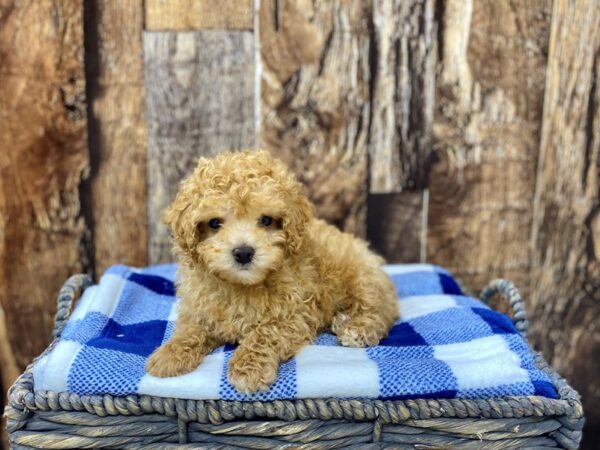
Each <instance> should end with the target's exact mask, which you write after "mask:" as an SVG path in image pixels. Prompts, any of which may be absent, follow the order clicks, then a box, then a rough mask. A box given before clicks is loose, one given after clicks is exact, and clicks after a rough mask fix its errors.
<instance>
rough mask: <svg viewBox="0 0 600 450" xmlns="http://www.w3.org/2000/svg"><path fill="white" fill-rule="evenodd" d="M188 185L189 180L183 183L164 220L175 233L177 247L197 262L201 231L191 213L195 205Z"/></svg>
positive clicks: (165, 213)
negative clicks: (197, 248)
mask: <svg viewBox="0 0 600 450" xmlns="http://www.w3.org/2000/svg"><path fill="white" fill-rule="evenodd" d="M188 185H189V181H188V180H184V181H183V182H182V183H181V188H180V190H179V192H178V193H177V196H176V197H175V200H174V201H173V203H172V204H171V205H170V206H169V207H168V208H167V209H166V210H165V212H164V215H163V218H164V221H165V223H166V224H167V225H169V227H170V228H171V231H172V232H173V238H174V240H175V245H176V246H177V247H178V248H179V249H181V250H182V251H183V252H185V254H187V255H189V256H191V257H192V259H193V260H195V261H196V260H197V259H198V254H197V252H196V245H197V243H198V240H199V230H198V228H197V224H196V223H195V222H194V220H193V218H192V217H191V214H190V211H189V210H190V208H192V205H193V198H192V195H191V193H190V189H189V186H188Z"/></svg>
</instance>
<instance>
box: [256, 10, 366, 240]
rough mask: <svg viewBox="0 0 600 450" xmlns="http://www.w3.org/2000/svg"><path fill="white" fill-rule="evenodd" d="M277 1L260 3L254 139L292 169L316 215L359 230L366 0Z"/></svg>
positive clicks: (362, 231) (363, 155) (362, 226)
mask: <svg viewBox="0 0 600 450" xmlns="http://www.w3.org/2000/svg"><path fill="white" fill-rule="evenodd" d="M279 6H280V10H279V13H278V14H276V13H277V10H276V2H275V0H264V1H261V5H260V26H259V29H260V50H261V57H262V64H263V70H262V80H261V85H262V114H261V117H262V127H261V135H260V143H261V146H262V147H264V148H266V149H268V150H269V151H271V152H272V153H273V154H274V155H276V156H277V157H280V158H281V159H283V160H284V161H285V162H286V163H287V164H288V165H289V166H290V167H291V168H292V169H293V170H294V172H295V173H296V175H297V176H298V178H299V179H300V180H301V181H302V182H303V183H304V184H305V186H306V188H307V193H308V195H309V196H310V198H311V199H312V200H313V202H314V203H315V204H316V207H317V212H318V214H319V215H320V216H321V217H323V218H324V219H326V220H327V221H329V222H330V223H333V224H335V225H337V226H339V227H340V228H342V229H344V230H346V231H350V232H353V233H356V234H358V235H363V236H364V234H365V222H366V220H365V219H366V209H365V202H366V193H367V143H368V128H369V117H370V107H371V106H370V100H369V89H370V82H371V72H370V66H369V48H370V36H369V25H368V24H369V20H370V17H371V8H370V2H362V1H359V0H349V1H339V0H334V1H329V0H316V1H314V2H310V1H308V0H288V1H285V2H280V5H279ZM277 18H278V19H277Z"/></svg>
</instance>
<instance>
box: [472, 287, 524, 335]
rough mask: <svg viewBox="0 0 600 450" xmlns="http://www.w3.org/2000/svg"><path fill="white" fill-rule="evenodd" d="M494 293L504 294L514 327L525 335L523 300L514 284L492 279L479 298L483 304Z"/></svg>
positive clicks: (487, 301)
mask: <svg viewBox="0 0 600 450" xmlns="http://www.w3.org/2000/svg"><path fill="white" fill-rule="evenodd" d="M495 295H502V296H504V297H505V298H506V299H507V300H508V303H509V305H510V317H511V319H512V320H513V323H514V325H515V328H516V329H517V330H519V333H521V336H523V337H525V338H526V337H527V331H528V330H529V321H528V320H527V313H526V312H525V301H524V300H523V297H521V294H520V293H519V291H518V290H517V288H516V287H515V285H514V284H513V283H512V282H510V281H508V280H504V279H497V280H493V281H492V282H490V284H488V285H487V286H486V287H485V288H484V289H483V291H481V295H480V298H481V300H482V301H483V302H484V303H485V304H489V302H490V299H491V298H492V297H494V296H495Z"/></svg>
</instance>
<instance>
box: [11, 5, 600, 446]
mask: <svg viewBox="0 0 600 450" xmlns="http://www.w3.org/2000/svg"><path fill="white" fill-rule="evenodd" d="M599 83H600V2H598V1H596V0H502V1H496V0H261V1H260V6H257V4H255V2H253V1H252V0H221V1H218V0H196V1H194V0H170V1H165V0H145V1H142V0H124V1H120V2H104V1H101V0H89V1H83V0H40V1H36V2H23V1H17V0H0V288H1V289H0V306H1V308H2V309H0V340H1V341H2V342H1V343H0V344H1V345H0V371H1V373H2V383H3V386H4V388H6V387H7V385H8V384H9V383H10V381H11V379H13V378H14V376H15V374H16V372H17V370H20V369H22V368H23V367H24V366H25V365H26V364H27V363H28V362H29V361H30V360H31V358H32V356H34V355H36V354H37V353H39V352H40V351H41V350H42V349H43V348H44V346H46V345H47V343H48V337H49V332H50V329H51V324H52V316H53V313H54V294H55V293H56V291H57V289H58V288H59V286H60V284H61V283H62V281H63V280H64V279H65V278H66V277H67V276H68V275H69V274H70V273H73V272H79V271H86V272H89V273H91V274H92V275H94V276H98V275H99V274H101V273H102V271H103V270H104V269H105V268H106V267H107V266H109V265H110V264H113V263H117V262H119V263H125V264H132V265H144V264H149V263H154V262H160V261H167V260H170V259H171V255H170V249H169V244H168V233H167V231H166V229H165V228H164V226H163V225H162V223H161V221H160V214H161V211H162V209H163V208H164V207H165V206H166V205H167V204H168V203H169V201H170V200H171V199H172V197H173V195H174V193H175V192H176V190H177V182H178V180H179V179H180V178H181V177H182V176H183V175H184V174H185V173H187V172H188V171H189V170H190V169H191V167H192V166H193V165H194V161H195V159H196V158H197V157H198V156H200V155H212V154H214V153H216V152H219V151H223V150H225V149H236V148H253V147H259V146H260V147H264V148H267V149H268V150H270V151H271V152H272V153H273V154H275V155H277V156H278V157H280V158H282V159H283V160H285V161H286V162H287V163H288V164H289V165H290V167H292V169H293V170H294V171H295V172H296V174H297V175H298V177H299V178H300V179H301V180H302V181H303V182H304V183H305V185H306V189H307V192H308V194H309V195H310V197H311V198H312V199H313V201H314V202H315V204H316V205H317V210H318V213H319V214H320V215H321V216H322V217H324V218H325V219H326V220H328V221H330V222H331V223H333V224H335V225H337V226H339V227H340V228H342V229H344V230H346V231H349V232H352V233H355V234H357V235H359V236H363V237H366V238H367V239H369V240H370V241H371V242H372V244H373V246H374V247H375V248H377V249H378V250H379V251H380V252H381V253H382V254H384V255H385V257H386V258H387V259H388V260H390V261H419V260H427V261H430V262H434V263H438V264H442V265H444V266H447V267H448V268H450V269H451V270H452V271H454V273H455V274H456V275H457V276H459V277H460V278H461V279H462V281H463V282H464V283H465V284H466V285H467V286H468V287H469V288H471V289H472V290H474V291H477V290H478V289H480V288H481V287H483V286H484V284H485V283H486V282H487V281H489V280H490V279H492V278H495V277H507V278H510V279H512V280H514V281H515V282H516V284H517V285H518V286H519V287H520V288H521V290H522V291H523V292H524V293H525V294H526V295H527V297H528V299H529V305H528V306H529V313H530V315H531V322H532V334H533V341H534V345H535V346H536V347H537V348H539V349H541V350H542V351H543V352H544V354H545V355H546V356H547V357H548V358H549V360H550V361H551V362H552V364H553V365H554V366H555V367H557V368H558V369H559V370H560V371H561V373H562V374H563V375H565V376H567V378H569V379H570V380H571V382H572V383H573V384H574V386H575V387H576V388H577V389H578V390H579V391H580V392H581V393H582V394H583V396H584V402H585V405H586V411H587V415H588V417H589V422H588V423H589V424H590V426H592V427H594V426H595V427H600V379H599V377H598V374H600V356H599V355H600V200H599V196H600V192H599V191H600V185H599V175H600V89H599V87H598V86H599ZM2 333H5V335H6V336H7V338H3V334H2ZM589 434H590V433H588V435H589Z"/></svg>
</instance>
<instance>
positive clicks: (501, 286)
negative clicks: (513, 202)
mask: <svg viewBox="0 0 600 450" xmlns="http://www.w3.org/2000/svg"><path fill="white" fill-rule="evenodd" d="M91 284H92V281H91V279H90V277H89V276H87V275H83V274H78V275H74V276H72V277H71V278H69V279H68V280H67V281H66V282H65V284H64V286H63V288H62V289H61V291H60V293H59V297H58V311H57V314H56V319H55V329H54V332H53V335H54V340H53V341H52V343H51V344H50V345H49V346H48V347H47V348H46V350H44V352H43V353H42V354H41V355H40V356H38V357H37V358H35V359H34V362H35V361H36V360H37V359H39V358H41V357H43V356H44V355H46V354H47V353H49V352H50V351H52V349H53V348H54V346H55V345H56V344H57V342H58V341H59V338H60V333H61V331H62V329H63V328H64V325H65V324H66V321H67V320H68V317H69V315H70V309H71V305H72V304H73V302H74V300H75V299H76V297H77V296H78V294H79V295H80V294H81V292H83V290H84V289H86V288H87V287H89V286H90V285H91ZM498 293H499V294H502V295H505V296H506V297H507V299H508V300H509V302H510V305H511V308H512V314H511V315H512V316H513V321H514V322H515V324H517V323H519V325H520V326H519V327H518V329H519V331H520V332H521V334H522V335H523V337H524V338H525V341H526V342H527V339H526V332H527V325H528V324H527V319H526V317H525V316H524V308H523V300H522V298H521V297H520V295H519V293H518V291H517V290H516V288H515V287H514V285H513V284H512V283H510V282H509V281H506V280H494V281H493V282H491V283H490V284H489V285H488V287H486V288H485V289H484V291H483V292H482V295H481V297H482V300H483V301H484V302H486V301H487V300H488V299H489V297H491V296H492V295H495V294H498ZM532 351H533V350H532ZM533 353H534V358H535V364H536V366H537V367H538V368H539V369H540V370H542V371H543V372H544V373H545V374H546V375H548V376H549V378H550V380H551V382H552V384H553V386H554V387H555V388H556V391H557V392H558V395H559V397H560V398H559V399H551V398H547V397H542V396H535V395H533V396H509V397H503V398H480V399H425V398H423V399H409V400H379V399H337V398H314V399H294V400H272V401H237V400H190V399H180V398H170V397H158V396H150V395H137V394H134V395H127V396H112V395H109V394H105V395H79V394H76V393H72V392H55V391H34V387H33V386H34V380H33V371H32V369H33V362H32V363H31V364H30V365H29V366H28V367H27V369H26V370H25V372H24V373H23V374H22V375H21V376H19V378H18V379H17V380H16V381H15V383H14V384H13V386H11V388H10V389H9V391H8V402H7V407H6V411H5V415H6V416H7V417H8V430H9V432H12V431H16V430H19V429H21V428H23V427H24V426H25V425H26V423H27V420H28V418H29V417H31V415H32V414H33V413H34V412H35V411H40V412H50V411H51V412H61V411H69V412H72V411H82V412H87V413H90V414H94V415H97V416H116V415H142V414H161V415H164V416H166V417H169V418H175V419H177V420H180V421H184V422H190V421H192V422H196V421H197V422H201V423H215V424H217V423H223V422H225V421H230V420H235V419H239V418H242V419H244V418H245V419H252V418H261V417H262V418H268V419H275V420H277V419H278V420H284V421H294V420H310V419H320V420H331V419H345V420H356V421H365V420H366V421H379V422H381V423H383V424H385V423H400V422H404V421H408V420H425V419H436V418H457V419H464V418H482V419H503V418H520V417H531V416H537V417H544V416H557V417H558V418H560V419H559V420H560V421H561V423H562V426H564V427H566V428H568V429H570V430H573V431H577V432H579V430H581V428H582V427H583V421H584V413H583V407H582V403H581V400H580V396H579V394H578V393H577V391H575V389H573V388H572V387H571V386H570V385H569V384H568V382H567V381H566V380H565V379H564V378H562V377H561V376H560V375H559V374H558V373H557V372H556V371H555V370H554V369H553V368H552V367H551V366H550V365H549V364H548V363H547V362H546V361H545V360H544V358H543V357H542V355H541V354H539V353H537V352H533Z"/></svg>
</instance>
